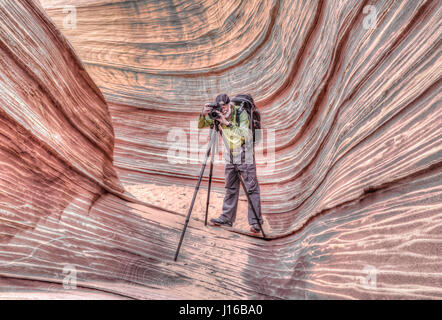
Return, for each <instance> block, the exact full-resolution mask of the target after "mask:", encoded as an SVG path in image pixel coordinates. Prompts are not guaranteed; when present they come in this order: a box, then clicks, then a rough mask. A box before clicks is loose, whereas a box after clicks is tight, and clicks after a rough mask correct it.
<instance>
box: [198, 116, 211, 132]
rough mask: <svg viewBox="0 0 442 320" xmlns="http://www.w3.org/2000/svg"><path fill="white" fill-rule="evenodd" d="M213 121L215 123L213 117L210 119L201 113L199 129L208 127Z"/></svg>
mask: <svg viewBox="0 0 442 320" xmlns="http://www.w3.org/2000/svg"><path fill="white" fill-rule="evenodd" d="M212 123H213V120H212V119H210V118H209V117H208V116H204V115H202V114H200V117H199V119H198V129H202V128H205V127H208V126H210V125H211V124H212Z"/></svg>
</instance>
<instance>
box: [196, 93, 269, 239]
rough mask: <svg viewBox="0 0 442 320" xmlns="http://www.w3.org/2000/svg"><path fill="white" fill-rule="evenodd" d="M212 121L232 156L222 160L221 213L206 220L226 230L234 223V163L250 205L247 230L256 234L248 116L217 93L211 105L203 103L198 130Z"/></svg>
mask: <svg viewBox="0 0 442 320" xmlns="http://www.w3.org/2000/svg"><path fill="white" fill-rule="evenodd" d="M250 99H251V97H250ZM252 102H253V99H252ZM214 119H216V121H218V122H219V128H220V131H221V132H222V134H223V136H224V138H225V139H226V142H227V144H228V147H229V148H230V151H231V153H232V157H230V154H229V157H225V158H226V160H227V162H226V165H225V180H226V182H225V188H226V194H225V197H224V202H223V212H222V214H221V215H220V216H219V217H218V218H215V219H211V220H210V221H211V222H212V223H214V224H215V225H227V226H230V227H231V226H232V225H233V223H234V222H235V218H236V211H237V207H238V198H239V188H240V180H239V177H238V174H237V172H236V171H235V166H234V164H235V165H236V166H237V168H238V170H239V172H240V174H241V175H242V177H243V180H244V184H245V187H246V189H247V191H248V193H249V197H250V200H251V202H252V203H250V202H249V204H248V205H249V207H248V221H249V224H250V226H251V229H250V231H252V232H255V233H258V232H260V231H261V229H260V226H259V223H258V221H257V219H256V217H255V214H254V213H253V210H252V208H251V205H253V207H254V209H255V211H256V215H257V216H258V217H259V219H260V221H259V222H260V223H261V225H262V223H263V220H262V215H261V201H260V189H259V184H258V179H257V177H256V163H255V158H254V155H253V146H251V144H250V140H251V139H252V137H251V136H252V133H251V130H250V127H249V126H250V120H249V114H248V112H247V111H246V110H244V109H243V108H242V107H241V106H240V105H239V104H238V103H237V102H235V99H233V101H232V102H231V101H230V99H229V97H228V96H227V95H226V94H220V95H218V96H217V97H216V103H215V104H206V105H205V106H204V108H203V110H202V112H201V114H200V117H199V120H198V128H199V129H201V128H205V127H210V126H211V125H213V124H214V121H215V120H214ZM227 151H229V150H227ZM232 161H233V163H232Z"/></svg>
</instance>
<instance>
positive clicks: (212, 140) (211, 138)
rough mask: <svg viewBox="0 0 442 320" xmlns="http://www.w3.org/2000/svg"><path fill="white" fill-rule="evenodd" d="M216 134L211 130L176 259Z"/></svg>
mask: <svg viewBox="0 0 442 320" xmlns="http://www.w3.org/2000/svg"><path fill="white" fill-rule="evenodd" d="M214 135H216V131H215V130H213V131H212V132H211V135H210V141H209V146H208V148H207V151H206V157H205V158H204V163H203V165H202V166H201V172H200V176H199V178H198V182H197V184H196V186H195V191H194V192H193V198H192V202H191V203H190V207H189V210H188V212H187V217H186V222H185V223H184V228H183V232H182V233H181V238H180V242H179V243H178V248H177V250H176V253H175V259H174V260H175V261H177V259H178V254H179V253H180V249H181V244H182V243H183V239H184V234H185V233H186V229H187V225H188V224H189V220H190V214H191V213H192V209H193V205H194V204H195V199H196V194H197V193H198V190H199V188H200V185H201V180H202V178H203V174H204V170H205V169H206V164H207V158H209V154H210V151H211V149H212V145H213V143H214V141H215V138H214Z"/></svg>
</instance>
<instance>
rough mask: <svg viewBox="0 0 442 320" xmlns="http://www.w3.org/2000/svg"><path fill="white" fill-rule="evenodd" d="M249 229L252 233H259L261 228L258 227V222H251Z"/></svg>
mask: <svg viewBox="0 0 442 320" xmlns="http://www.w3.org/2000/svg"><path fill="white" fill-rule="evenodd" d="M250 231H251V232H253V233H260V232H261V228H260V227H259V224H252V225H251V226H250Z"/></svg>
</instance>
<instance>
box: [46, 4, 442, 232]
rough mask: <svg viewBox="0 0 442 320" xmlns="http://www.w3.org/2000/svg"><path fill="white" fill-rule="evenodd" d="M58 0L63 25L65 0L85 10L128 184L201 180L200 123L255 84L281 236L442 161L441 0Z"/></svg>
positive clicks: (86, 46) (79, 44)
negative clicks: (176, 146) (206, 112)
mask: <svg viewBox="0 0 442 320" xmlns="http://www.w3.org/2000/svg"><path fill="white" fill-rule="evenodd" d="M50 3H51V2H50V1H42V4H43V6H45V7H46V8H47V9H46V10H47V12H48V13H49V15H50V16H51V17H52V18H53V19H54V21H55V22H56V23H57V24H58V25H59V26H60V27H62V21H63V17H64V16H65V15H64V14H63V12H62V10H60V6H62V5H73V6H76V9H77V28H75V29H72V30H71V29H67V30H64V31H63V32H64V33H65V34H66V35H67V37H68V38H69V39H70V41H71V42H72V44H73V45H74V47H75V48H76V49H77V51H78V52H79V55H80V57H81V58H82V59H83V61H84V62H85V65H86V68H87V69H88V71H89V72H90V73H91V76H92V77H93V79H94V80H95V81H96V83H97V84H98V85H99V87H100V89H101V90H102V91H103V93H104V95H105V97H106V100H107V101H108V102H109V104H110V108H111V113H112V117H113V120H114V121H113V122H114V127H115V130H116V139H117V140H116V149H115V165H116V167H117V170H118V172H119V176H120V178H121V179H122V181H123V182H124V183H129V184H133V183H145V182H146V181H148V182H156V183H163V184H170V183H175V182H177V183H180V184H186V185H189V186H191V185H193V184H194V179H195V178H196V177H197V176H198V174H199V169H200V165H201V162H197V163H196V164H195V163H192V162H194V160H195V157H196V156H195V154H194V153H192V152H191V150H189V149H190V148H191V147H190V146H191V144H192V143H194V142H193V141H192V138H190V136H191V135H195V134H198V132H195V131H193V130H192V129H191V128H193V126H195V124H194V123H193V122H192V121H193V120H195V119H196V115H197V113H198V112H199V111H200V109H201V105H203V103H204V102H207V101H210V100H212V99H213V98H214V97H215V96H216V94H217V93H219V92H229V93H232V94H235V93H239V92H250V93H251V94H252V95H253V96H254V97H255V99H256V101H257V104H258V107H259V108H260V109H261V110H262V117H263V119H264V120H263V122H264V128H266V129H267V130H269V131H272V132H274V135H275V140H272V139H271V136H270V135H269V139H270V140H269V141H267V140H266V139H265V140H264V144H263V145H261V146H259V147H258V150H257V152H259V153H263V148H266V147H267V146H268V145H267V142H269V144H272V143H274V147H275V167H274V170H268V168H269V166H268V163H267V162H265V158H264V160H263V161H262V162H260V165H259V167H258V172H259V179H260V184H261V186H262V189H263V193H262V200H263V204H262V205H263V210H264V212H265V213H266V214H273V213H275V214H276V213H279V215H278V216H277V217H274V218H272V221H275V223H273V224H272V230H273V233H274V234H275V235H277V234H279V235H284V234H289V233H290V232H293V231H294V230H297V229H298V228H299V227H300V226H301V225H303V224H304V223H305V222H306V221H307V220H308V219H309V218H311V217H312V216H314V215H316V214H317V213H319V212H322V211H323V210H326V209H329V208H333V207H335V206H338V205H339V204H342V203H345V202H346V201H353V200H355V199H358V198H360V197H363V196H364V194H365V193H366V190H372V189H379V188H380V187H381V186H385V185H387V184H391V183H395V182H396V181H400V179H402V178H405V177H407V176H409V175H411V174H413V173H417V172H421V171H425V170H430V169H431V168H434V167H435V166H436V167H438V166H439V164H440V147H439V146H440V137H439V134H440V130H439V128H440V121H441V120H440V116H441V112H440V108H439V107H438V105H439V104H440V103H439V102H440V95H439V91H440V78H441V68H440V66H441V56H440V50H438V47H439V46H438V44H439V43H440V42H439V38H440V28H439V22H440V15H441V6H440V2H438V1H402V2H393V1H376V2H374V3H371V2H369V1H359V2H357V3H356V4H355V2H353V1H312V2H310V3H309V5H306V4H304V3H302V1H281V0H275V1H270V0H268V1H247V4H245V3H244V2H243V1H234V0H232V1H196V0H195V1H191V2H189V1H182V2H180V1H177V2H174V5H173V6H172V5H169V4H166V3H161V4H157V3H156V2H152V1H135V2H129V3H128V2H120V1H97V2H96V3H95V2H92V3H89V2H83V1H75V0H65V1H58V2H57V5H58V6H59V7H58V8H54V7H53V6H52V7H51V6H50V5H49V4H50ZM367 6H372V7H367ZM55 7H56V6H55ZM367 8H368V9H370V10H373V9H374V10H376V13H377V19H376V20H375V23H374V25H373V26H372V27H370V25H369V26H368V27H367V24H368V23H369V22H370V21H371V20H370V19H371V17H370V16H369V14H370V12H371V11H370V10H367ZM201 12H204V14H201ZM251 14H252V18H250V15H251ZM204 19H205V20H204ZM202 21H203V22H204V23H202ZM233 26H234V27H233ZM201 28H202V29H201ZM97 30H98V31H97ZM213 30H216V32H213ZM211 33H213V41H212V42H207V41H206V36H207V34H211ZM227 40H229V41H228V42H229V45H228V47H229V46H231V47H233V48H240V49H241V51H242V53H241V55H240V56H238V57H236V56H235V55H234V54H230V53H226V51H225V43H226V41H227ZM134 43H136V44H137V45H138V46H137V48H136V49H134V46H133V44H134ZM189 46H190V47H191V48H192V55H187V52H188V50H189ZM151 48H155V50H158V51H159V52H160V54H158V53H157V52H152V50H150V49H151ZM208 51H210V53H211V54H207V52H208ZM227 52H229V51H227ZM200 54H201V55H203V56H204V57H205V59H203V58H201V56H199V55H200ZM137 57H142V59H141V58H140V59H141V60H140V59H138V58H137ZM147 61H149V62H147ZM141 62H146V63H144V64H143V63H141ZM198 64H199V65H198ZM150 66H152V67H150ZM198 66H199V68H198ZM220 66H221V67H220ZM207 70H209V71H207ZM171 127H174V128H180V129H182V130H183V132H185V134H186V137H187V140H186V141H184V142H183V144H182V145H181V147H182V149H184V150H187V152H186V153H185V156H184V157H185V158H184V162H185V165H176V164H175V163H171V161H170V158H168V150H169V148H170V146H171V144H172V142H171V141H170V140H168V134H170V133H171V132H170V131H171V130H170V129H171ZM199 135H200V136H199V138H200V140H199V146H200V147H201V148H204V142H206V141H207V140H206V139H205V138H206V135H207V133H204V132H200V133H199ZM411 137H412V138H413V139H411ZM197 141H198V140H197ZM215 181H216V183H217V186H218V187H219V188H221V187H223V184H222V182H223V171H222V165H220V166H217V167H216V168H215Z"/></svg>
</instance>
